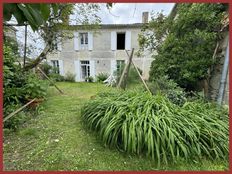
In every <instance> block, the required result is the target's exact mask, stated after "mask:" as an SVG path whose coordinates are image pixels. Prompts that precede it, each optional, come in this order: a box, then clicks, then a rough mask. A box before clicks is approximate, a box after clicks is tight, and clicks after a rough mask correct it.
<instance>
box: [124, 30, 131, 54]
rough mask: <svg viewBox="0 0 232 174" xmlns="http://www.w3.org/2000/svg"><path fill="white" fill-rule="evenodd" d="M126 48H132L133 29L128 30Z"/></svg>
mask: <svg viewBox="0 0 232 174" xmlns="http://www.w3.org/2000/svg"><path fill="white" fill-rule="evenodd" d="M125 48H126V50H131V31H126V47H125Z"/></svg>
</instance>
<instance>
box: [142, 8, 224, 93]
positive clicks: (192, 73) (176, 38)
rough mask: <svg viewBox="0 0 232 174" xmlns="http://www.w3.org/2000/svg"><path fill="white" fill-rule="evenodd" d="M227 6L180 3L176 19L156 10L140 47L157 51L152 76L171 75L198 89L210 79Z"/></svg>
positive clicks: (189, 87) (154, 54)
mask: <svg viewBox="0 0 232 174" xmlns="http://www.w3.org/2000/svg"><path fill="white" fill-rule="evenodd" d="M227 8H228V5H227V4H220V3H210V4H209V3H207V4H206V3H192V4H190V3H184V4H178V6H177V15H176V17H175V19H173V18H174V17H173V16H168V17H165V16H164V15H162V14H156V16H154V17H153V18H152V20H151V22H149V24H147V26H146V27H145V29H144V30H143V32H142V34H141V35H140V37H139V43H140V46H141V49H140V50H144V49H150V50H151V51H152V52H153V58H154V60H153V62H152V65H151V70H150V80H155V79H156V78H157V77H160V76H163V75H167V76H168V77H169V78H170V79H173V80H174V81H175V82H176V83H177V84H178V85H180V86H181V87H184V88H185V89H187V90H194V89H195V87H196V83H197V82H198V81H199V80H203V79H206V78H207V77H208V75H209V74H208V69H209V67H211V66H212V65H214V63H215V61H214V60H213V59H212V56H213V52H214V49H215V46H216V43H217V41H218V40H220V38H221V36H220V34H219V31H220V29H221V28H222V23H221V21H222V19H223V17H224V16H225V13H226V10H227ZM148 33H149V34H148ZM151 38H152V39H151Z"/></svg>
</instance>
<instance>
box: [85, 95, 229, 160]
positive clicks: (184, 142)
mask: <svg viewBox="0 0 232 174" xmlns="http://www.w3.org/2000/svg"><path fill="white" fill-rule="evenodd" d="M81 115H82V118H83V121H84V122H85V124H86V125H87V126H88V128H90V129H91V130H94V131H96V132H97V133H98V134H99V136H100V137H101V139H102V141H103V142H104V144H105V145H109V146H110V147H117V148H119V149H123V150H124V151H126V152H130V153H136V154H142V153H146V154H147V155H148V156H150V157H152V159H154V160H156V161H157V162H158V164H160V163H161V162H164V163H168V162H170V161H173V162H175V161H177V160H178V159H180V158H184V159H189V158H192V159H194V158H195V159H196V158H197V157H199V158H201V157H209V158H211V159H215V158H227V157H228V138H229V136H228V135H229V132H228V111H225V110H223V109H221V108H218V107H216V106H214V105H213V104H211V103H205V102H202V101H195V102H186V103H185V104H184V105H183V106H182V107H180V106H177V105H174V104H172V103H171V102H170V101H169V100H168V99H167V98H166V97H165V96H163V95H160V94H157V95H156V96H152V95H150V94H149V93H142V92H140V93H139V92H134V91H132V92H128V91H125V92H118V91H117V92H109V93H101V94H99V95H98V96H96V97H95V98H94V99H93V100H90V101H89V102H87V103H86V104H85V105H84V106H83V108H82V110H81ZM221 117H223V119H222V118H221Z"/></svg>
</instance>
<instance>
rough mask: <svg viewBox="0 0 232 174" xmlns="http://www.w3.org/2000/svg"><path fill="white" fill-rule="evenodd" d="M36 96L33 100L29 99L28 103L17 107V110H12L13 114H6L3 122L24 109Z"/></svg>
mask: <svg viewBox="0 0 232 174" xmlns="http://www.w3.org/2000/svg"><path fill="white" fill-rule="evenodd" d="M35 99H36V98H34V99H33V100H31V101H29V102H28V103H26V104H25V105H23V106H22V107H21V108H19V109H17V110H16V111H14V112H12V113H11V114H9V115H8V116H6V117H5V118H4V119H3V122H5V121H6V120H8V119H9V118H11V117H13V116H14V115H15V114H17V113H18V112H20V111H21V110H23V109H24V108H25V107H27V106H28V105H29V104H31V103H32V102H34V101H35Z"/></svg>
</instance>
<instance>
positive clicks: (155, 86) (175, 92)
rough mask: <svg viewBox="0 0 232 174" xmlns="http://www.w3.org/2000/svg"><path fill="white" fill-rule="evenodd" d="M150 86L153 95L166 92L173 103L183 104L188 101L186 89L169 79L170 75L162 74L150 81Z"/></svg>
mask: <svg viewBox="0 0 232 174" xmlns="http://www.w3.org/2000/svg"><path fill="white" fill-rule="evenodd" d="M148 87H149V89H150V91H151V92H152V94H153V95H156V94H157V93H162V94H164V95H165V96H166V97H167V98H168V99H169V100H170V101H171V102H172V103H174V104H177V105H180V106H182V105H183V104H184V103H185V102H186V101H187V95H186V93H185V91H184V90H183V89H182V88H181V87H179V86H178V85H177V83H176V82H175V81H174V80H172V79H169V78H168V76H160V77H159V78H156V79H155V80H153V81H152V82H149V83H148Z"/></svg>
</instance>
